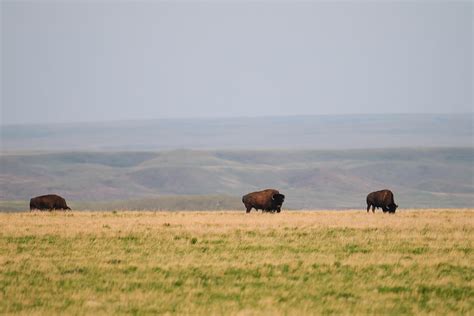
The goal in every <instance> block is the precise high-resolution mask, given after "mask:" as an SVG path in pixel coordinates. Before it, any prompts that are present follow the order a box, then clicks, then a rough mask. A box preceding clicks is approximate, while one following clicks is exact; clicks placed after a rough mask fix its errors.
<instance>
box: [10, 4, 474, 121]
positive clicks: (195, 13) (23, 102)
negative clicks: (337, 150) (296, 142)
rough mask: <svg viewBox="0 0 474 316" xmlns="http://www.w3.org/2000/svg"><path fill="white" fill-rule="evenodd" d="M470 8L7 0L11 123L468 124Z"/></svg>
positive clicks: (471, 36)
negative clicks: (331, 117)
mask: <svg viewBox="0 0 474 316" xmlns="http://www.w3.org/2000/svg"><path fill="white" fill-rule="evenodd" d="M473 7H474V5H473V3H472V2H470V1H465V2H457V3H449V2H444V3H443V2H436V3H430V2H423V1H413V2H405V1H404V2H398V3H397V2H386V3H380V2H379V3H375V2H338V3H330V2H293V1H291V2H290V1H280V2H269V1H266V2H247V1H245V2H244V1H242V2H238V1H235V2H233V1H232V2H225V3H223V2H217V1H215V2H214V1H212V2H211V1H209V2H201V3H193V2H178V3H175V2H171V1H170V2H157V1H149V2H146V1H139V2H133V1H120V2H118V1H103V2H101V1H67V2H60V1H51V2H47V1H41V0H38V1H5V0H2V1H1V10H2V12H1V23H2V25H1V26H2V30H1V40H2V43H1V44H2V46H1V53H2V56H1V63H2V64H1V67H2V68H1V75H2V78H1V79H2V81H1V87H2V91H1V92H2V98H1V101H2V104H1V108H2V113H1V114H2V120H1V121H2V123H3V124H12V123H28V122H35V123H48V122H70V121H100V120H121V119H140V118H169V117H221V116H226V117H228V116H262V115H300V114H343V113H412V112H469V111H473V110H474V109H473V16H474V13H473V10H474V9H473Z"/></svg>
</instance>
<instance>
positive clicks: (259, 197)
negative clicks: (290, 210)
mask: <svg viewBox="0 0 474 316" xmlns="http://www.w3.org/2000/svg"><path fill="white" fill-rule="evenodd" d="M284 200H285V196H284V195H283V194H280V192H278V190H274V189H266V190H263V191H258V192H252V193H249V194H246V195H244V196H243V197H242V202H243V203H244V205H245V208H246V209H247V213H250V210H251V209H252V208H254V209H255V210H257V211H258V210H262V211H263V212H277V213H280V211H281V205H282V204H283V201H284Z"/></svg>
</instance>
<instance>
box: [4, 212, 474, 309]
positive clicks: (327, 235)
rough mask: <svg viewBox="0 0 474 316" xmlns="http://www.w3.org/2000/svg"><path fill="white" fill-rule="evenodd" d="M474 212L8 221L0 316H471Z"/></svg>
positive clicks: (64, 216)
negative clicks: (154, 315)
mask: <svg viewBox="0 0 474 316" xmlns="http://www.w3.org/2000/svg"><path fill="white" fill-rule="evenodd" d="M473 241H474V210H472V209H464V210H436V211H433V210H422V211H415V210H402V211H401V212H399V213H397V214H395V215H387V214H382V213H376V214H366V213H365V212H363V211H341V212H331V211H324V212H309V211H302V212H284V213H281V214H279V215H275V214H274V215H272V214H261V213H255V212H253V213H251V214H245V213H243V212H242V211H239V212H68V213H63V212H52V213H48V212H45V213H40V212H33V213H3V214H0V314H5V313H21V314H65V313H66V314H115V313H118V314H121V313H130V314H152V313H186V314H189V313H192V314H223V313H225V314H290V315H294V314H301V313H305V314H332V313H336V314H341V313H342V314H466V315H469V314H471V315H472V314H473V313H474V290H473V276H474V267H473V262H474V255H473V245H472V243H473Z"/></svg>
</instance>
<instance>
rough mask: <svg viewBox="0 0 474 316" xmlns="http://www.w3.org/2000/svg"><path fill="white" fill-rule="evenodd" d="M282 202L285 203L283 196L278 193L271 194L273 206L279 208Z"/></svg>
mask: <svg viewBox="0 0 474 316" xmlns="http://www.w3.org/2000/svg"><path fill="white" fill-rule="evenodd" d="M283 201H285V196H284V195H283V194H280V193H276V194H273V196H272V202H273V205H275V206H276V207H281V205H282V204H283Z"/></svg>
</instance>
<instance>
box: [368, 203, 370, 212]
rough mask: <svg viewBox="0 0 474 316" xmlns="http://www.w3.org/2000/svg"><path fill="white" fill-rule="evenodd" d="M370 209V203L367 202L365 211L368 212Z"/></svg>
mask: <svg viewBox="0 0 474 316" xmlns="http://www.w3.org/2000/svg"><path fill="white" fill-rule="evenodd" d="M369 210H370V204H367V213H368V212H369Z"/></svg>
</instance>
